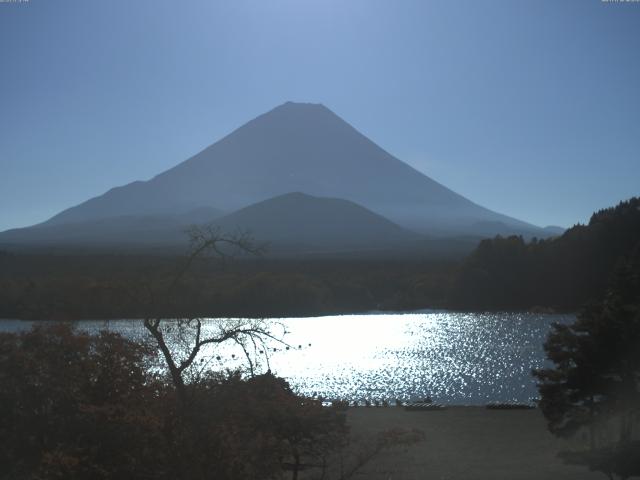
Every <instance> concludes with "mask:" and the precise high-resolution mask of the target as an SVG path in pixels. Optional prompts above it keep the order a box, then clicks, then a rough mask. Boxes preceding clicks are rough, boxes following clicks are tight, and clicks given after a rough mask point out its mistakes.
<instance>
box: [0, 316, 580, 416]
mask: <svg viewBox="0 0 640 480" xmlns="http://www.w3.org/2000/svg"><path fill="white" fill-rule="evenodd" d="M573 320H574V317H573V316H571V315H544V314H531V313H497V314H493V313H492V314H489V313H487V314H478V313H455V312H416V313H404V314H403V313H392V314H390V313H380V314H363V315H337V316H326V317H311V318H286V319H280V320H268V321H267V322H269V324H270V325H271V326H272V329H273V332H274V333H275V334H276V335H277V336H282V333H283V332H284V331H286V332H287V333H286V334H284V336H283V339H284V340H285V341H286V342H287V344H288V346H289V348H288V349H287V346H285V345H284V344H280V343H278V342H273V341H271V342H269V344H268V345H267V347H268V348H266V349H263V348H262V347H258V350H263V352H264V353H263V355H258V356H259V357H260V368H262V369H266V368H270V369H271V371H272V372H274V373H276V374H278V375H280V376H283V377H285V378H286V379H287V380H289V382H290V383H291V385H292V386H293V387H294V388H295V390H296V391H298V392H300V393H303V394H306V395H319V396H323V397H325V398H330V399H335V398H342V399H349V400H359V401H364V400H365V399H368V400H390V401H391V400H394V399H396V398H399V399H403V400H417V399H421V398H424V397H426V396H431V397H432V398H433V400H434V401H436V402H439V403H446V404H470V405H477V404H485V403H489V402H530V401H531V400H532V399H533V398H535V397H537V395H538V393H537V390H536V388H535V382H534V379H533V378H532V377H531V370H532V369H534V368H539V367H541V366H543V365H544V362H545V360H544V351H543V347H542V344H543V342H544V340H545V338H546V335H547V333H548V331H549V328H550V325H551V323H553V322H560V323H569V322H572V321H573ZM221 321H222V320H218V319H207V320H205V325H206V328H205V330H208V331H214V330H215V329H216V327H217V326H218V325H220V322H221ZM77 323H78V325H79V327H80V328H82V329H86V330H88V331H90V332H97V331H98V330H100V329H109V330H113V331H117V332H120V333H122V334H123V335H125V336H127V337H129V338H133V339H138V340H144V339H148V338H149V336H148V334H147V333H146V331H145V330H144V327H143V326H142V322H141V321H140V320H113V321H81V322H77ZM29 325H30V324H29V322H19V321H12V320H3V321H1V322H0V330H5V331H6V330H16V329H22V328H28V327H29ZM173 335H174V336H172V337H171V338H172V345H173V348H174V349H176V350H179V349H180V338H179V336H177V335H176V334H175V332H174V334H173ZM266 352H268V358H265V355H266ZM198 365H199V366H201V367H202V368H213V369H217V370H222V369H225V368H232V369H233V368H242V367H245V366H246V360H244V359H243V352H242V349H240V347H238V346H233V345H228V346H225V347H223V348H208V349H205V350H204V351H203V352H202V355H201V358H199V360H198Z"/></svg>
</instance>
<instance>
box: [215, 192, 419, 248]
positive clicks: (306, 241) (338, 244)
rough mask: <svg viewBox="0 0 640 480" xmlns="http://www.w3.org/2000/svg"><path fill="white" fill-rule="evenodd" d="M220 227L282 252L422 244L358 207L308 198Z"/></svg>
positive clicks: (263, 206) (276, 202)
mask: <svg viewBox="0 0 640 480" xmlns="http://www.w3.org/2000/svg"><path fill="white" fill-rule="evenodd" d="M215 223H216V224H217V225H219V226H220V227H222V229H223V230H225V231H236V230H242V231H248V232H250V234H251V236H252V237H253V238H254V239H255V240H256V241H257V242H268V243H269V244H270V246H271V247H272V249H275V250H279V251H283V250H284V251H301V250H302V251H314V250H328V249H337V250H341V249H347V250H349V249H357V250H370V249H376V248H392V247H403V246H404V247H407V246H413V245H414V244H416V245H417V244H418V242H419V241H420V240H421V237H420V235H417V234H415V233H413V232H410V231H408V230H405V229H403V228H401V227H399V226H398V225H396V224H394V223H393V222H390V221H389V220H387V219H386V218H384V217H382V216H380V215H378V214H376V213H373V212H371V211H370V210H367V209H366V208H364V207H361V206H360V205H357V204H355V203H353V202H349V201H347V200H342V199H338V198H319V197H313V196H311V195H306V194H303V193H288V194H285V195H280V196H278V197H275V198H271V199H269V200H265V201H263V202H258V203H256V204H254V205H251V206H249V207H246V208H243V209H241V210H238V211H237V212H234V213H232V214H230V215H227V216H225V217H223V218H221V219H219V220H218V221H216V222H215Z"/></svg>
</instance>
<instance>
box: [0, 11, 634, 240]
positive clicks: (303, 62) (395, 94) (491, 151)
mask: <svg viewBox="0 0 640 480" xmlns="http://www.w3.org/2000/svg"><path fill="white" fill-rule="evenodd" d="M287 100H293V101H308V102H314V103H316V102H317V103H323V104H325V105H326V106H328V107H329V108H331V109H332V110H333V111H335V112H336V113H337V114H338V115H340V116H342V117H343V118H344V119H345V120H347V121H348V122H349V123H351V124H352V125H353V126H355V127H356V128H357V129H359V130H360V131H361V132H363V133H364V134H365V135H367V136H368V137H370V138H371V139H372V140H374V141H375V142H376V143H378V144H379V145H380V146H382V147H383V148H385V149H386V150H388V151H389V152H390V153H392V154H393V155H395V156H397V157H398V158H400V159H401V160H404V161H406V162H407V163H409V164H411V165H413V166H414V167H416V168H418V169H419V170H421V171H422V172H424V173H426V174H427V175H429V176H430V177H432V178H434V179H436V180H438V181H440V182H441V183H443V184H445V185H446V186H448V187H450V188H452V189H453V190H455V191H457V192H459V193H461V194H463V195H465V196H466V197H468V198H470V199H471V200H473V201H475V202H477V203H480V204H481V205H484V206H486V207H489V208H491V209H494V210H496V211H499V212H501V213H506V214H508V215H512V216H514V217H517V218H520V219H522V220H526V221H530V222H533V223H536V224H539V225H548V224H557V225H562V226H570V225H572V224H574V223H576V222H584V221H586V220H588V218H589V215H590V214H591V212H592V211H594V210H596V209H599V208H602V207H605V206H610V205H613V204H615V203H617V202H618V201H620V200H622V199H625V198H628V197H630V196H632V195H638V194H640V2H624V1H622V2H613V1H609V2H603V1H601V0H580V1H568V0H567V1H565V0H548V1H538V0H535V1H534V0H531V1H521V0H505V1H497V0H491V1H489V0H487V1H481V0H470V1H463V0H456V1H441V2H440V1H439V2H430V1H426V0H418V1H410V0H388V1H376V0H362V1H359V0H349V1H346V0H273V1H271V0H270V1H267V0H255V1H241V0H233V1H231V0H228V1H224V2H222V1H215V0H180V1H178V0H173V1H164V0H108V1H107V0H29V1H25V0H22V2H20V1H19V0H16V1H15V2H14V3H10V0H9V2H8V0H2V1H1V2H0V230H3V229H6V228H10V227H16V226H24V225H29V224H32V223H35V222H39V221H42V220H45V219H47V218H48V217H49V216H51V215H53V214H54V213H57V212H58V211H60V210H62V209H63V208H66V207H69V206H71V205H74V204H77V203H79V202H81V201H83V200H86V199H87V198H89V197H92V196H95V195H98V194H101V193H103V192H104V191H106V190H108V189H109V188H111V187H113V186H116V185H122V184H125V183H128V182H130V181H133V180H137V179H142V180H146V179H149V178H150V177H152V176H154V175H155V174H157V173H159V172H161V171H162V170H165V169H166V168H168V167H171V166H173V165H175V164H177V163H179V162H180V161H182V160H185V159H186V158H188V157H189V156H190V155H192V154H194V153H196V152H198V151H199V150H201V149H202V148H204V147H206V146H207V145H209V144H211V143H213V142H215V141H216V140H218V139H219V138H221V137H222V136H223V135H225V134H227V133H229V132H230V131H231V130H233V129H234V128H236V127H238V126H240V125H241V124H243V123H244V122H246V121H248V120H250V119H251V118H253V117H255V116H257V115H258V114H260V113H263V112H264V111H267V110H269V109H271V108H273V107H275V106H276V105H278V104H280V103H283V102H285V101H287Z"/></svg>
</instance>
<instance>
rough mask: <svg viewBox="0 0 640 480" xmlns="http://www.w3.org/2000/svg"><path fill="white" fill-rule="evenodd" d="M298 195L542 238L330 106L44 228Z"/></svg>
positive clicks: (286, 117) (440, 230)
mask: <svg viewBox="0 0 640 480" xmlns="http://www.w3.org/2000/svg"><path fill="white" fill-rule="evenodd" d="M292 191H298V192H304V193H306V194H309V195H315V196H321V197H334V198H344V199H346V200H350V201H353V202H356V203H358V204H360V205H362V206H364V207H366V208H369V209H371V210H373V211H375V212H377V213H379V214H381V215H384V216H385V217H387V218H389V219H390V220H392V221H394V222H396V223H398V224H400V225H403V226H406V227H409V228H412V229H415V230H419V231H422V232H428V233H432V234H450V233H455V234H459V233H463V234H475V233H477V232H476V230H475V227H474V225H475V224H477V223H478V222H499V223H501V224H503V225H506V226H507V228H513V229H517V231H519V232H521V231H526V232H531V233H532V234H538V235H543V234H544V232H543V231H542V230H541V229H538V228H537V227H535V226H533V225H530V224H527V223H525V222H521V221H519V220H516V219H513V218H510V217H507V216H504V215H501V214H498V213H495V212H492V211H490V210H488V209H485V208H483V207H481V206H479V205H476V204H475V203H473V202H471V201H469V200H467V199H466V198H464V197H462V196H461V195H459V194H457V193H455V192H453V191H451V190H449V189H448V188H446V187H444V186H443V185H441V184H439V183H438V182H436V181H434V180H432V179H431V178H429V177H427V176H426V175H424V174H422V173H420V172H418V171H417V170H415V169H414V168H412V167H410V166H409V165H407V164H405V163H403V162H401V161H400V160H398V159H397V158H395V157H393V156H392V155H390V154H389V153H387V152H386V151H384V150H383V149H381V148H380V147H378V146H377V145H376V144H375V143H373V142H372V141H371V140H369V139H368V138H366V137H365V136H364V135H362V134H360V133H359V132H358V131H357V130H356V129H354V128H353V127H352V126H351V125H349V124H348V123H346V122H345V121H344V120H342V119H341V118H340V117H338V116H337V115H335V114H334V113H333V112H331V111H330V110H329V109H327V108H326V107H324V106H322V105H317V104H298V103H291V102H288V103H285V104H283V105H281V106H279V107H277V108H275V109H273V110H271V111H270V112H267V113H265V114H263V115H261V116H259V117H257V118H255V119H254V120H252V121H250V122H248V123H247V124H245V125H244V126H242V127H240V128H238V129H237V130H235V131H234V132H232V133H231V134H229V135H227V136H226V137H224V138H223V139H221V140H220V141H218V142H216V143H214V144H213V145H211V146H210V147H208V148H206V149H204V150H203V151H201V152H200V153H198V154H197V155H195V156H193V157H191V158H190V159H188V160H186V161H184V162H182V163H180V164H179V165H177V166H176V167H174V168H172V169H170V170H167V171H165V172H163V173H161V174H159V175H157V176H156V177H154V178H152V179H151V180H149V181H145V182H140V181H139V182H133V183H131V184H128V185H125V186H122V187H117V188H114V189H112V190H109V191H108V192H107V193H105V194H104V195H101V196H99V197H95V198H92V199H90V200H88V201H86V202H84V203H82V204H80V205H78V206H75V207H72V208H70V209H67V210H65V211H63V212H61V213H60V214H58V215H56V216H54V217H53V218H51V219H50V220H49V221H48V222H46V223H48V224H61V223H67V222H77V221H83V220H88V219H96V218H101V217H109V216H121V215H149V214H154V215H155V214H162V215H166V214H173V213H176V212H180V211H184V210H187V209H192V208H196V207H199V206H201V205H216V206H217V207H219V208H221V209H223V210H226V211H233V210H236V209H238V208H242V207H245V206H247V205H250V204H253V203H256V202H259V201H262V200H265V199H268V198H271V197H274V196H277V195H282V194H285V193H287V192H292ZM483 225H486V223H483ZM483 233H484V232H483Z"/></svg>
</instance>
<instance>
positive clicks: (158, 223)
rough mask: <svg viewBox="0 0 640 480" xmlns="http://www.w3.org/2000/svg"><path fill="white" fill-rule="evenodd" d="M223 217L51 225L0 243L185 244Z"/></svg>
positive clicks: (202, 211)
mask: <svg viewBox="0 0 640 480" xmlns="http://www.w3.org/2000/svg"><path fill="white" fill-rule="evenodd" d="M221 216H222V212H221V211H220V210H218V209H215V208H212V207H200V208H196V209H193V210H190V211H188V212H184V213H182V214H180V215H178V214H176V215H159V214H157V215H121V216H114V217H105V218H100V217H98V218H95V219H87V220H78V221H74V222H69V223H54V222H47V223H42V224H39V225H35V226H33V227H27V228H16V229H13V230H7V231H5V232H2V233H0V244H5V245H10V246H15V245H22V246H86V247H97V246H114V245H122V246H135V245H138V246H144V245H146V246H174V245H178V244H183V243H184V242H185V239H186V234H185V230H186V229H187V228H188V227H189V226H190V225H193V224H201V223H209V222H212V221H214V220H216V219H217V218H219V217H221Z"/></svg>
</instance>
